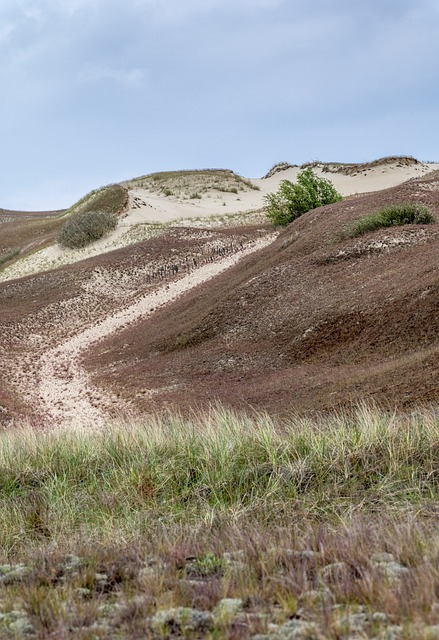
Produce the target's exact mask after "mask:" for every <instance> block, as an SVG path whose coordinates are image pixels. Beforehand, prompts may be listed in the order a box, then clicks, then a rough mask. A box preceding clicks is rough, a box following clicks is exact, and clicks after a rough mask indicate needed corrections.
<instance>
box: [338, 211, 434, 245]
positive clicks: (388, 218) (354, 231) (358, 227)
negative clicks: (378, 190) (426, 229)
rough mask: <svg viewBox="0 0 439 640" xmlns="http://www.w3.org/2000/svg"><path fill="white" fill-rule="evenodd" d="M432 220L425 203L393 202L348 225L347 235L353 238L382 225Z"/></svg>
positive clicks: (427, 222) (428, 221)
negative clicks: (393, 203)
mask: <svg viewBox="0 0 439 640" xmlns="http://www.w3.org/2000/svg"><path fill="white" fill-rule="evenodd" d="M433 222H435V218H434V216H433V214H432V213H431V211H430V209H429V208H428V207H427V206H425V205H422V204H413V203H407V204H395V205H390V206H389V207H384V208H383V209H380V211H378V212H376V213H371V214H370V215H367V216H364V217H363V218H360V219H359V220H357V221H356V222H355V223H354V224H353V225H352V226H351V227H350V229H349V231H348V234H347V235H348V236H349V237H351V238H355V237H357V236H361V235H364V234H365V233H368V232H369V231H375V229H381V228H383V227H394V226H401V225H404V224H431V223H433Z"/></svg>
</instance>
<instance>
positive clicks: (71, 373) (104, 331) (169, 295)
mask: <svg viewBox="0 0 439 640" xmlns="http://www.w3.org/2000/svg"><path fill="white" fill-rule="evenodd" d="M276 236H277V234H274V233H271V234H269V235H267V236H264V237H263V238H261V239H259V240H256V241H253V242H252V243H251V244H250V246H248V247H246V248H244V249H243V250H241V251H239V252H238V253H235V254H234V255H232V256H228V257H226V258H224V259H222V260H221V261H219V262H214V263H208V264H206V265H204V266H202V267H199V268H198V269H196V270H195V271H192V272H191V273H189V274H187V275H185V276H184V277H182V278H181V279H179V280H176V281H174V282H171V283H168V284H166V285H163V286H162V287H160V288H159V289H157V290H156V291H154V292H152V293H149V294H147V295H145V296H143V297H142V298H140V299H139V300H138V301H137V302H135V303H133V304H130V305H128V306H127V307H125V308H124V309H122V310H120V311H118V312H115V313H112V314H110V315H109V316H108V317H106V318H105V319H104V320H102V321H100V322H97V323H95V324H92V325H91V326H89V327H87V328H86V329H84V330H83V331H81V332H79V333H77V334H76V335H74V336H73V337H71V338H69V339H68V340H66V341H65V342H63V343H61V344H60V345H58V346H57V347H55V348H51V349H49V350H47V351H46V352H44V353H43V355H42V356H41V357H40V359H39V361H38V363H37V366H36V369H37V385H36V389H35V394H34V395H35V396H36V398H35V399H36V401H37V402H38V403H39V405H40V407H41V411H42V413H43V415H44V419H45V423H46V424H47V426H48V427H51V426H64V427H68V428H72V427H79V428H80V427H89V428H90V427H94V428H96V427H102V426H103V425H104V424H105V421H106V416H107V413H108V410H109V409H110V408H111V406H112V405H113V406H116V405H117V407H118V408H119V411H122V410H124V409H125V408H123V407H122V408H121V402H120V398H115V397H112V396H111V395H110V394H109V393H106V392H104V391H103V390H100V389H97V388H96V387H94V386H93V384H92V383H91V380H90V376H89V375H88V373H87V372H86V370H85V369H84V368H83V366H82V364H81V356H82V354H83V353H84V352H85V351H86V350H87V349H88V348H89V347H90V346H91V345H93V344H95V343H96V342H98V341H99V340H102V339H104V338H106V337H107V336H109V335H110V334H112V333H114V332H116V331H118V330H122V329H124V328H125V327H127V326H128V325H130V324H132V323H134V322H136V321H137V320H139V319H140V318H146V317H148V316H151V315H152V314H153V313H154V312H155V311H156V310H157V309H158V308H159V307H162V306H163V305H165V304H169V303H170V302H172V301H174V300H176V299H177V298H178V297H180V296H182V295H183V294H185V293H186V292H188V291H189V290H191V289H193V288H194V287H196V286H198V285H200V284H202V283H204V282H207V281H208V280H210V279H211V278H214V277H215V276H217V275H218V274H220V273H222V272H223V271H225V270H227V269H230V268H231V267H232V266H234V265H236V264H237V263H238V262H239V261H240V260H242V259H243V258H245V257H246V256H248V255H250V254H251V253H254V252H255V251H258V250H259V249H262V248H263V247H266V246H268V245H269V244H270V243H271V242H273V240H274V239H275V238H276Z"/></svg>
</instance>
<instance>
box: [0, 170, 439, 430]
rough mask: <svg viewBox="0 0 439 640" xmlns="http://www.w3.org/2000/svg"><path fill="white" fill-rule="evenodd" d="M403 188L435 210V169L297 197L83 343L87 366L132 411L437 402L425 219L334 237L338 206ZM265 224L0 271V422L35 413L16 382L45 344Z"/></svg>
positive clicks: (433, 282) (382, 201)
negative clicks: (177, 286)
mask: <svg viewBox="0 0 439 640" xmlns="http://www.w3.org/2000/svg"><path fill="white" fill-rule="evenodd" d="M403 202H423V203H425V204H428V205H429V206H430V207H431V208H432V210H433V211H434V213H435V215H436V218H437V219H438V220H439V172H436V173H432V174H430V175H429V176H427V177H424V178H421V179H416V180H412V181H409V182H407V183H405V184H404V185H401V186H399V187H396V188H393V189H388V190H386V191H382V192H379V193H373V194H366V195H363V196H357V197H354V198H350V199H346V200H344V201H343V202H340V203H336V204H334V205H331V206H327V207H322V208H320V209H316V210H315V211H312V212H309V213H308V214H306V215H304V216H302V217H301V218H299V219H298V220H296V221H295V222H294V223H293V224H291V225H290V226H289V227H288V228H287V229H285V230H284V231H283V232H282V233H281V235H280V236H279V238H278V239H277V240H276V241H275V242H274V243H273V244H272V245H271V246H269V247H268V248H266V249H264V250H262V251H260V252H258V253H255V254H252V255H250V256H248V257H246V258H244V259H243V260H242V261H241V262H240V263H239V264H238V265H237V266H236V267H234V268H232V269H230V270H229V271H227V272H225V273H223V274H222V275H220V276H218V277H216V278H215V279H214V280H211V281H209V282H208V283H206V284H205V285H201V286H199V287H197V288H196V289H194V290H192V291H190V292H189V293H188V294H186V295H185V296H184V297H182V298H180V299H178V300H177V301H175V302H174V303H172V304H169V305H168V306H166V307H163V308H161V309H159V310H157V311H156V312H155V313H154V314H153V315H152V316H150V317H149V318H148V319H145V320H143V321H139V322H138V323H136V324H135V325H131V326H130V327H129V328H126V329H124V330H120V331H118V332H116V333H114V334H111V335H110V336H109V337H108V338H106V339H103V340H102V341H100V342H99V343H96V344H95V345H94V346H93V347H92V348H91V349H90V350H89V351H88V352H87V353H86V354H85V359H84V363H85V366H86V367H87V370H88V371H89V373H90V375H91V376H92V378H93V380H94V381H95V383H96V384H97V385H98V386H102V387H103V388H104V390H107V391H109V392H110V393H112V394H114V395H116V396H118V397H119V398H120V399H121V402H122V401H123V406H126V403H127V402H128V404H129V405H130V406H131V407H133V409H134V410H136V411H140V412H142V411H145V410H146V411H151V410H155V409H161V408H164V407H166V408H167V407H170V406H175V407H178V408H180V409H183V410H188V409H191V408H194V407H198V406H206V405H207V404H211V403H212V402H215V401H217V400H219V401H221V402H223V403H225V404H226V405H231V406H234V407H244V408H248V407H255V408H259V409H266V410H268V411H270V412H273V413H276V414H288V413H290V412H292V411H316V410H330V409H333V408H337V407H342V406H346V405H347V404H349V403H351V402H355V401H357V400H359V399H363V398H375V399H376V400H377V401H379V402H381V403H383V404H385V405H388V406H392V407H393V406H397V407H399V408H402V409H405V408H410V407H414V406H416V405H419V404H422V403H425V402H429V403H430V402H433V403H435V402H437V399H438V397H439V359H438V354H439V338H438V336H439V314H438V309H439V224H433V225H426V226H407V227H399V228H392V229H385V230H378V231H375V232H373V233H369V234H367V235H365V236H363V237H361V238H356V239H347V240H341V239H340V233H341V232H342V231H343V230H346V229H347V228H348V227H349V225H350V223H351V222H352V221H353V220H356V219H358V218H359V217H361V216H363V215H365V214H368V213H371V212H373V211H375V210H377V209H379V208H380V207H381V206H384V205H388V204H393V203H403ZM47 221H48V222H52V221H53V220H51V217H50V215H49V216H48V217H47ZM30 222H33V220H31V221H30ZM21 223H23V224H24V221H21V222H20V224H21ZM7 224H9V223H6V222H5V223H4V224H2V229H5V228H6V225H7ZM266 231H267V228H265V229H264V228H257V227H252V228H237V229H230V230H200V229H181V228H180V229H169V230H168V231H167V232H166V234H165V235H163V236H161V237H157V238H154V239H152V240H149V241H145V242H142V243H139V244H137V245H134V246H131V247H125V248H124V249H120V250H118V251H114V252H111V253H107V254H103V255H101V256H98V257H94V258H90V259H88V260H85V261H83V262H81V263H77V264H73V265H70V266H67V267H64V268H61V269H58V270H54V271H50V272H46V273H41V274H38V275H34V276H29V277H26V278H22V279H20V280H15V281H10V282H5V283H0V424H8V423H9V421H10V418H11V417H12V416H14V415H15V416H17V415H26V416H27V417H30V418H32V419H33V418H35V419H38V417H39V405H38V397H35V396H32V395H31V394H29V392H28V391H29V388H30V387H31V386H32V380H33V377H35V376H36V375H37V373H38V370H37V369H35V362H37V361H38V358H40V356H41V354H42V353H44V352H45V350H47V349H49V348H52V347H55V346H58V345H59V344H62V343H63V341H65V340H66V339H68V338H69V337H70V336H74V335H77V334H78V333H80V332H81V331H83V330H84V329H86V328H87V327H88V326H92V325H93V324H96V323H97V322H100V321H101V320H102V319H104V318H107V317H108V316H109V314H110V315H111V314H112V313H113V312H117V311H118V310H121V309H124V308H126V307H127V306H128V305H130V304H131V303H133V302H135V301H136V300H138V299H139V297H140V296H143V295H145V294H146V293H148V291H150V290H152V289H154V288H155V287H158V286H164V285H166V279H167V278H173V277H180V276H181V275H182V273H183V270H184V269H190V268H196V266H197V265H199V264H202V263H203V262H204V263H205V262H206V261H209V260H217V259H221V256H222V255H223V253H224V251H226V252H227V251H234V250H237V248H238V250H239V245H240V243H244V244H245V243H247V242H249V241H251V240H252V239H254V238H257V237H259V236H260V235H262V234H264V233H266ZM26 232H28V230H27V231H26ZM194 261H195V262H194ZM172 265H179V273H178V274H177V275H175V274H173V273H172V272H170V271H169V268H170V266H172ZM102 283H104V285H105V286H103V284H102Z"/></svg>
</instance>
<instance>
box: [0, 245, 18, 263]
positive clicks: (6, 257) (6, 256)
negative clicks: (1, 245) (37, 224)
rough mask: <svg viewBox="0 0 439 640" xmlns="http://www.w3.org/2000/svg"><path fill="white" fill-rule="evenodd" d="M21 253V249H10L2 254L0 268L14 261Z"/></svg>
mask: <svg viewBox="0 0 439 640" xmlns="http://www.w3.org/2000/svg"><path fill="white" fill-rule="evenodd" d="M19 253H20V249H9V250H8V251H5V252H4V253H0V267H2V266H3V265H4V264H6V262H9V261H10V260H13V259H14V258H15V257H16V256H18V254H19Z"/></svg>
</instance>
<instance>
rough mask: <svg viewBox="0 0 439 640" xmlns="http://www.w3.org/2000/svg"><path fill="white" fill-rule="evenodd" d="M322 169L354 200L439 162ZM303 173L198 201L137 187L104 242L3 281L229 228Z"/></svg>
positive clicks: (43, 255)
mask: <svg viewBox="0 0 439 640" xmlns="http://www.w3.org/2000/svg"><path fill="white" fill-rule="evenodd" d="M324 168H325V165H324V164H319V165H316V166H314V167H313V171H314V173H315V174H316V175H318V176H320V177H323V178H327V179H329V180H331V182H332V183H333V184H334V186H335V188H336V189H337V191H339V192H340V193H341V194H342V195H344V196H350V195H355V194H360V193H367V192H370V191H379V190H381V189H386V188H389V187H394V186H396V185H398V184H402V183H403V182H405V181H406V180H409V179H411V178H416V177H420V176H423V175H425V174H427V173H429V172H430V171H433V170H437V169H439V163H438V164H426V163H416V162H414V163H409V164H402V163H400V162H398V160H395V161H394V162H391V163H388V164H383V165H378V166H375V167H369V168H367V169H365V170H363V171H359V172H358V173H357V174H356V175H345V174H343V173H337V172H328V171H324ZM300 170H301V168H300V167H291V168H288V169H286V170H284V171H279V172H276V173H275V174H274V175H272V176H271V177H269V178H258V179H252V180H251V182H252V183H253V184H254V185H255V186H256V187H258V189H247V190H244V191H239V192H238V193H237V194H235V193H229V192H221V191H217V190H214V189H211V190H208V191H207V192H206V193H203V195H202V197H201V198H200V199H190V198H181V197H175V196H164V195H159V194H157V193H151V191H149V190H147V189H142V188H133V189H131V190H130V194H129V207H128V211H127V215H126V216H125V217H124V218H123V219H122V220H121V221H120V223H119V225H118V227H117V228H116V229H115V230H114V231H113V232H112V233H110V234H109V235H107V236H106V237H105V238H102V239H101V240H99V241H98V242H95V243H94V244H92V245H90V246H89V247H86V248H84V249H77V250H72V249H64V248H62V247H60V246H59V245H53V246H50V247H47V248H45V249H42V250H41V251H38V252H36V253H34V254H32V255H31V256H27V257H25V258H23V259H22V260H19V261H17V262H15V263H14V264H12V265H11V266H10V267H8V268H6V269H4V270H3V271H2V272H1V273H0V282H2V281H5V280H11V279H14V278H20V277H22V276H26V275H31V274H33V273H38V272H40V271H47V270H49V269H54V268H57V267H61V266H63V265H66V264H71V263H74V262H78V261H80V260H84V259H86V258H89V257H92V256H96V255H99V254H101V253H106V252H108V251H113V250H114V249H118V248H120V247H124V246H127V245H129V244H132V243H133V242H139V241H141V240H144V239H146V238H148V237H151V236H152V235H154V234H156V233H157V232H159V230H158V229H157V225H162V224H172V223H176V224H178V225H182V224H184V223H185V221H186V223H187V225H188V226H212V225H214V224H218V222H215V220H217V219H218V218H221V221H222V224H225V223H227V216H237V215H239V214H242V215H244V214H248V213H249V212H253V211H258V210H260V209H261V208H262V207H263V206H264V197H265V196H266V195H267V194H268V193H272V192H274V191H276V190H277V188H278V187H279V184H280V182H281V181H282V180H291V181H293V182H294V181H295V180H296V178H297V175H298V173H299V171H300ZM231 223H236V219H232V218H231Z"/></svg>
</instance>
